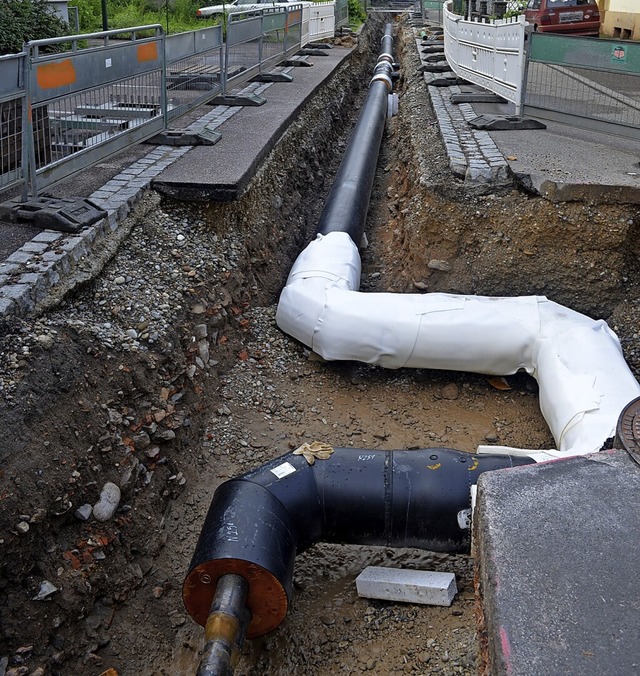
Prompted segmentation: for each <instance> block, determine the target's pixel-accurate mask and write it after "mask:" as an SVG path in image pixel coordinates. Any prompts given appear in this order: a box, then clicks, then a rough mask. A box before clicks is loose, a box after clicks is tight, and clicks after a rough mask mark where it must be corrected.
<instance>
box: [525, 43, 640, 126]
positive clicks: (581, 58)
mask: <svg viewBox="0 0 640 676" xmlns="http://www.w3.org/2000/svg"><path fill="white" fill-rule="evenodd" d="M529 37H530V47H529V58H528V61H527V69H526V82H525V98H524V107H523V114H525V115H531V116H532V117H539V118H543V119H547V120H556V121H559V122H569V123H570V124H572V125H575V126H579V127H584V128H586V129H591V130H594V131H604V132H609V133H614V134H617V135H620V136H627V137H630V138H635V139H640V44H637V43H632V42H619V41H616V40H603V39H599V38H584V37H580V38H576V37H570V36H566V35H545V34H542V33H532V34H531V35H530V36H529Z"/></svg>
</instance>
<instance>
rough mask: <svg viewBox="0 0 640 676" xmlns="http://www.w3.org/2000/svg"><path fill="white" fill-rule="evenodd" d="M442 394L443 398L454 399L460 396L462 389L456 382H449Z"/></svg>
mask: <svg viewBox="0 0 640 676" xmlns="http://www.w3.org/2000/svg"><path fill="white" fill-rule="evenodd" d="M441 394H442V398H443V399H450V400H451V401H453V400H455V399H457V398H458V397H459V396H460V391H459V390H458V386H457V385H456V384H455V383H449V384H448V385H445V386H444V387H443V388H442V392H441Z"/></svg>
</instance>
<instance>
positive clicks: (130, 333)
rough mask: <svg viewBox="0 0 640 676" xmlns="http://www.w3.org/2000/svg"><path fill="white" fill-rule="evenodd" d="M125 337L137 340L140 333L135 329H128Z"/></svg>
mask: <svg viewBox="0 0 640 676" xmlns="http://www.w3.org/2000/svg"><path fill="white" fill-rule="evenodd" d="M124 335H125V336H127V338H133V340H136V338H137V337H138V332H137V331H136V330H135V329H127V330H126V331H125V332H124Z"/></svg>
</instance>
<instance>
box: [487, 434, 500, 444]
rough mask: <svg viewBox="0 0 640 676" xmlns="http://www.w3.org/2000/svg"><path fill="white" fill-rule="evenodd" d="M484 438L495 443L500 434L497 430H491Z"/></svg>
mask: <svg viewBox="0 0 640 676" xmlns="http://www.w3.org/2000/svg"><path fill="white" fill-rule="evenodd" d="M484 438H485V440H486V441H488V442H489V443H490V444H495V442H496V441H498V435H497V434H496V433H495V432H489V433H488V434H485V437H484Z"/></svg>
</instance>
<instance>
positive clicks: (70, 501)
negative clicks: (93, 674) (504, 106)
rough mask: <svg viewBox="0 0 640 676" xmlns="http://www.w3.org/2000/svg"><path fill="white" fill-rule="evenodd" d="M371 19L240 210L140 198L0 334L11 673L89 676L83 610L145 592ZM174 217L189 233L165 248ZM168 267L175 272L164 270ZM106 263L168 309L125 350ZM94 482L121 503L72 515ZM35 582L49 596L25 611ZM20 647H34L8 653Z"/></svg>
mask: <svg viewBox="0 0 640 676" xmlns="http://www.w3.org/2000/svg"><path fill="white" fill-rule="evenodd" d="M381 21H382V20H378V21H371V22H369V23H368V24H367V26H365V27H364V29H363V32H362V35H361V37H360V40H359V42H358V44H357V46H356V47H355V49H354V51H353V53H352V55H351V57H350V58H349V59H348V61H347V62H346V63H345V64H344V66H343V67H342V68H341V69H340V71H339V72H338V73H336V74H335V75H334V77H333V78H332V79H331V80H330V81H329V82H328V83H327V84H326V85H325V86H324V87H323V88H322V89H321V90H320V91H319V92H318V93H317V96H316V97H315V98H314V99H313V100H312V101H311V102H310V103H309V105H308V106H307V108H306V109H305V111H304V112H303V113H302V115H300V117H299V118H298V119H297V120H296V122H295V123H294V124H293V125H292V126H291V128H290V129H289V130H287V132H286V134H285V135H284V136H283V138H282V140H281V142H280V143H279V144H278V145H277V146H276V148H275V149H274V151H273V152H272V153H271V154H270V156H269V157H268V158H267V160H266V161H265V163H264V165H263V166H262V168H261V169H260V171H259V173H258V175H257V176H256V178H255V179H254V181H253V182H252V183H251V185H250V187H249V189H248V191H247V192H246V194H245V195H244V196H243V197H242V198H241V199H240V200H238V201H237V202H236V203H232V204H228V203H227V204H210V205H208V206H200V205H198V206H189V205H182V204H179V203H172V202H169V201H166V202H162V201H161V200H160V199H159V198H158V197H157V196H154V195H153V194H149V195H147V196H146V197H145V198H144V200H143V202H142V204H141V206H140V208H139V209H137V210H136V214H135V219H134V220H133V221H132V222H131V223H129V224H127V226H126V227H127V229H129V228H130V231H131V234H130V236H129V238H128V239H126V240H125V241H123V242H122V243H121V244H120V248H119V249H118V250H117V251H115V252H114V255H113V259H112V260H111V262H110V263H108V264H107V265H106V266H105V267H104V269H103V270H101V272H100V274H99V277H97V278H96V279H95V280H93V281H89V282H87V283H85V284H84V285H83V286H82V287H80V288H78V289H76V290H75V292H74V293H73V294H71V295H70V296H68V297H67V298H66V299H64V300H61V301H60V304H59V305H58V306H57V307H53V308H50V309H48V310H47V312H46V314H45V315H43V316H41V317H39V318H37V319H33V320H20V319H12V320H10V321H5V322H3V323H2V325H0V366H1V367H2V368H1V371H2V374H3V375H2V382H1V383H0V395H1V401H0V428H2V430H3V442H2V444H1V446H0V459H1V464H0V596H1V597H2V601H1V602H0V658H3V656H13V655H15V656H14V657H11V661H10V665H11V666H16V664H17V661H19V662H20V663H21V664H23V665H27V666H29V667H30V668H31V669H32V668H35V667H36V666H42V667H43V668H46V669H47V673H49V672H50V673H54V674H55V673H66V674H69V673H85V669H88V670H91V665H92V664H93V662H92V660H94V657H91V655H93V651H94V650H96V649H97V647H99V644H100V638H99V637H97V636H96V632H95V631H89V632H88V633H85V631H84V628H83V627H84V625H83V623H84V620H85V618H86V617H87V616H88V615H89V614H90V613H91V612H94V611H95V607H96V606H95V605H94V604H95V603H96V601H97V600H98V605H100V608H101V609H102V610H101V611H100V612H102V611H104V612H106V613H108V614H109V613H110V614H111V615H112V614H113V612H115V608H116V607H118V606H119V605H120V604H123V603H126V602H127V599H129V598H131V597H132V596H134V595H135V593H136V589H137V587H138V586H139V585H140V584H143V583H144V575H145V574H146V572H148V570H149V569H150V566H151V563H150V562H151V561H153V559H154V557H155V556H157V554H158V552H159V551H160V550H161V549H162V547H163V546H164V542H165V541H166V532H165V531H164V527H165V514H167V513H168V511H169V510H170V507H171V504H172V502H173V501H174V500H175V499H177V498H178V497H179V496H180V494H181V493H182V491H183V486H184V483H185V480H186V477H191V476H192V474H191V473H195V474H197V473H198V472H199V471H200V469H199V468H200V467H201V466H202V463H203V462H204V460H203V458H202V456H201V445H202V438H203V436H204V435H205V432H204V429H205V426H206V424H207V422H208V419H209V417H210V416H211V413H212V411H215V410H216V409H217V408H220V407H222V410H224V399H223V398H222V396H221V389H222V387H221V379H222V378H223V375H224V373H225V370H226V369H227V368H229V365H230V364H233V363H234V362H235V361H236V360H237V359H246V358H248V355H247V354H246V350H244V347H243V345H244V343H245V341H246V340H247V336H249V335H250V332H251V328H250V326H249V322H248V321H246V320H244V318H243V313H244V311H245V309H246V308H247V307H249V306H250V305H253V306H260V305H264V304H269V303H272V302H273V301H274V299H275V298H276V296H277V293H278V292H279V289H280V288H281V286H282V284H283V282H284V279H285V278H286V275H287V274H288V270H289V268H290V265H291V263H292V262H293V260H294V258H295V256H296V255H297V253H298V252H299V250H300V249H301V247H302V246H303V244H304V243H306V241H308V239H309V238H310V237H311V236H312V234H313V230H314V226H315V222H316V220H317V217H318V215H319V213H320V211H321V208H322V203H323V197H324V195H325V194H326V193H327V192H328V190H329V187H330V184H331V179H332V175H333V173H334V172H335V170H336V169H337V166H338V163H339V156H340V154H341V150H342V149H343V148H344V146H345V136H346V135H347V134H348V128H349V124H350V123H351V122H352V121H353V120H354V119H355V115H357V109H358V107H359V106H360V104H361V101H362V99H363V97H364V95H365V93H366V90H367V87H368V82H369V77H370V73H371V69H372V67H373V64H374V63H375V55H376V54H377V51H378V44H379V40H378V37H379V35H380V34H381V31H382V28H381ZM172 222H173V223H178V224H180V227H184V228H186V229H187V230H188V233H189V237H188V238H187V241H186V245H185V246H184V247H183V248H181V249H179V250H178V249H176V244H175V241H176V240H175V233H174V232H173V231H171V230H170V227H171V224H172ZM168 226H169V228H168ZM127 231H128V230H127ZM192 241H193V242H195V244H194V245H193V248H192V249H190V246H191V244H190V243H191V242H192ZM167 261H173V263H174V264H175V265H174V269H175V271H176V273H177V274H178V276H177V277H175V278H174V277H162V271H161V270H160V268H162V266H163V265H166V263H167ZM156 268H158V269H159V271H158V272H156ZM121 269H122V270H125V269H126V270H129V271H130V273H131V277H132V278H133V281H132V282H131V283H132V284H133V283H134V282H135V283H138V282H136V277H137V276H138V275H140V276H141V277H143V278H146V279H143V280H140V282H139V284H140V285H141V286H144V284H145V283H149V284H151V285H155V286H153V289H154V293H159V294H160V292H161V291H165V292H166V294H165V295H166V296H167V298H168V301H167V302H166V303H165V304H166V305H171V310H170V311H169V310H168V311H167V312H171V313H172V314H171V315H170V317H168V319H167V324H166V326H165V327H164V328H163V329H162V330H161V331H159V335H158V336H157V337H154V339H153V340H152V341H151V342H149V341H148V339H147V338H144V339H142V338H140V340H139V341H138V342H139V343H140V346H139V347H136V346H135V345H134V346H132V343H131V341H127V339H126V336H125V335H124V334H125V333H126V331H131V329H130V328H128V327H131V326H132V324H133V325H134V327H135V329H136V334H138V337H140V336H146V335H147V334H148V333H149V331H148V329H147V327H146V326H145V325H144V324H145V322H138V323H137V324H136V323H135V321H134V317H135V314H134V313H135V308H136V302H135V299H132V298H129V297H128V296H127V295H126V288H127V285H128V284H129V282H128V281H127V282H125V283H123V284H121V283H120V281H114V280H116V279H118V276H119V275H120V272H119V271H120V270H121ZM141 272H142V274H141ZM183 277H187V279H188V280H189V281H187V282H184V283H182V279H183ZM176 281H178V282H180V284H176ZM120 284H121V285H120ZM160 295H161V294H160ZM157 302H158V303H162V302H163V301H162V299H159V300H158V301H157ZM101 308H104V310H101ZM203 327H204V328H203ZM202 333H204V334H205V337H204V338H203V337H202ZM114 335H117V336H119V337H118V339H117V340H114V339H113V336H114ZM145 341H146V342H145ZM120 343H121V344H120ZM204 354H207V356H209V357H210V359H209V360H205V361H207V363H205V361H203V355H204ZM156 448H157V449H158V450H157V451H156V450H155V449H156ZM106 482H113V483H115V484H117V485H119V486H120V487H121V492H122V499H121V508H120V509H119V511H118V512H117V514H116V515H115V516H114V517H113V518H112V519H110V520H108V521H106V522H104V523H97V522H95V521H93V520H92V521H89V522H83V521H82V520H81V519H80V518H79V517H78V516H77V515H76V510H77V509H78V507H80V506H82V505H85V504H88V505H93V504H95V503H96V502H97V501H98V498H99V496H100V493H101V490H102V487H103V485H104V484H105V483H106ZM44 580H47V581H49V582H51V583H52V584H54V586H55V587H56V591H55V592H53V593H52V594H51V596H50V597H48V598H47V601H46V602H35V601H33V599H34V597H35V596H37V594H38V593H39V590H40V588H41V587H40V586H41V584H42V582H43V581H44ZM105 609H106V610H105ZM17 618H22V619H28V622H19V621H17ZM78 623H80V625H81V626H80V628H79V625H78ZM25 645H30V646H33V648H32V649H30V650H29V651H24V652H23V653H15V651H16V650H18V649H19V648H20V647H24V646H25ZM87 660H88V662H87ZM87 664H88V665H89V666H86V665H87Z"/></svg>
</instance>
